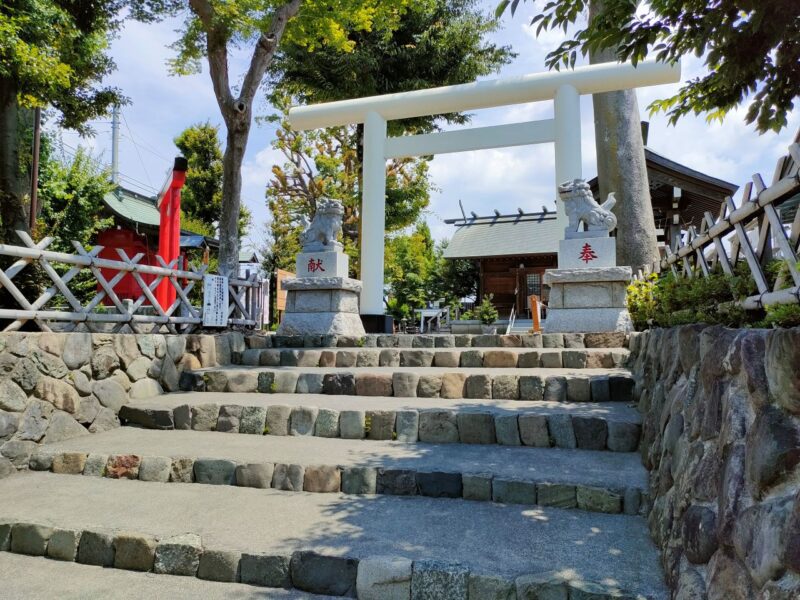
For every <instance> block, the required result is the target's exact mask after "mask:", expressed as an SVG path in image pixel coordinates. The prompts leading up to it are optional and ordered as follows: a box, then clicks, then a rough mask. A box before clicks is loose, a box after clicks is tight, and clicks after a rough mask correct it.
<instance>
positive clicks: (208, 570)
mask: <svg viewBox="0 0 800 600" xmlns="http://www.w3.org/2000/svg"><path fill="white" fill-rule="evenodd" d="M0 551H5V552H13V553H15V554H25V555H29V556H42V557H48V558H51V559H55V560H62V561H68V562H77V563H81V564H86V565H95V566H102V567H108V568H115V569H124V570H129V571H139V572H151V573H157V574H169V575H179V576H186V577H197V578H199V579H204V580H207V581H216V582H225V583H244V584H249V585H254V586H259V587H266V588H283V589H291V588H295V589H298V590H301V591H305V592H309V593H312V594H323V595H328V596H345V597H351V598H359V599H360V600H385V599H386V598H389V597H391V598H400V597H402V598H410V599H413V600H423V599H428V598H443V599H447V600H485V599H486V598H489V597H495V598H498V597H503V598H508V597H514V594H516V597H517V598H538V597H544V596H543V595H544V594H546V595H547V597H548V598H551V597H552V598H563V599H564V600H567V599H569V600H581V599H585V598H592V599H593V600H612V599H616V600H646V599H645V598H644V596H641V595H637V594H631V593H628V592H626V591H624V590H622V589H619V588H618V587H616V586H613V585H608V584H600V583H595V582H587V581H583V580H580V579H569V578H568V577H567V576H565V575H563V574H557V573H554V572H548V573H538V574H534V575H521V576H519V577H516V578H514V579H510V578H506V577H498V576H491V575H479V574H473V573H471V572H470V571H469V569H468V568H467V567H466V566H464V565H462V564H459V563H448V562H444V561H438V560H411V559H408V558H404V557H395V556H375V557H367V558H362V559H360V560H359V559H357V558H350V557H340V556H328V555H324V554H320V553H318V552H316V551H313V550H299V551H295V552H293V553H291V554H264V553H248V552H239V551H232V550H230V549H223V548H214V547H206V546H205V545H204V544H203V541H202V538H201V537H200V536H199V535H196V534H191V533H188V534H182V535H179V536H174V537H165V538H159V537H156V536H153V535H149V534H145V533H140V532H130V531H116V530H97V529H90V530H80V529H64V528H59V527H57V526H52V525H43V524H39V523H29V522H17V521H1V522H0Z"/></svg>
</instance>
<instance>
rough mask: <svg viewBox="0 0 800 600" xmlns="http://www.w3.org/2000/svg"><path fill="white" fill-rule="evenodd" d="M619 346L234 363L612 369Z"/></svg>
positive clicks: (325, 352) (268, 353)
mask: <svg viewBox="0 0 800 600" xmlns="http://www.w3.org/2000/svg"><path fill="white" fill-rule="evenodd" d="M628 356H629V352H628V350H626V349H623V348H616V349H604V348H590V349H585V348H584V349H566V348H546V349H538V350H530V349H523V348H480V349H475V348H428V349H421V348H416V349H410V348H383V349H381V348H320V349H316V348H249V349H247V350H245V351H244V352H242V353H241V354H240V355H238V356H236V360H235V361H234V362H235V364H241V365H245V366H249V367H258V366H261V367H345V368H346V367H451V368H457V367H461V368H464V369H474V368H481V367H484V368H489V369H517V368H519V369H536V368H545V369H561V368H565V369H612V368H615V367H624V366H625V364H626V362H627V360H628Z"/></svg>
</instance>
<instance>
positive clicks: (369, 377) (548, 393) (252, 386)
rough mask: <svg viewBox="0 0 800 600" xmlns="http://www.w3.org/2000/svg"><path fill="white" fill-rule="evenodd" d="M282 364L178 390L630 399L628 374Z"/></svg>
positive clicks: (196, 374) (199, 379)
mask: <svg viewBox="0 0 800 600" xmlns="http://www.w3.org/2000/svg"><path fill="white" fill-rule="evenodd" d="M308 368H309V371H302V370H285V369H268V368H260V369H235V368H227V369H213V370H208V371H184V372H183V373H181V377H180V381H179V387H180V389H181V391H184V392H235V393H254V392H258V393H261V394H281V393H282V394H327V395H331V396H394V397H397V398H447V399H452V400H457V399H461V398H465V399H468V400H491V399H494V400H527V401H532V402H539V401H543V400H544V401H547V402H568V401H571V402H631V401H632V400H633V388H634V380H633V378H632V377H631V376H630V375H628V374H619V375H596V376H591V377H590V376H565V375H551V376H548V377H542V376H540V375H519V374H502V373H476V374H472V375H470V374H468V373H465V372H462V371H452V372H449V373H448V372H445V373H432V374H425V373H422V374H420V373H418V372H412V371H408V372H406V371H395V372H393V373H376V372H374V371H369V370H367V369H365V370H364V371H360V372H356V371H338V372H334V373H318V372H316V371H315V369H316V367H308Z"/></svg>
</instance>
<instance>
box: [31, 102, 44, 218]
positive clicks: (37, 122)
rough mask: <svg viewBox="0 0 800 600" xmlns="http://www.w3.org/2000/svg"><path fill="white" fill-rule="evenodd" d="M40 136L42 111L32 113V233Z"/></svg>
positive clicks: (36, 193)
mask: <svg viewBox="0 0 800 600" xmlns="http://www.w3.org/2000/svg"><path fill="white" fill-rule="evenodd" d="M41 135H42V109H41V108H35V109H34V111H33V161H32V165H31V208H30V214H29V215H28V227H29V228H30V230H31V233H33V230H34V229H35V228H36V215H37V213H38V212H39V207H38V204H39V198H38V190H39V146H40V141H41Z"/></svg>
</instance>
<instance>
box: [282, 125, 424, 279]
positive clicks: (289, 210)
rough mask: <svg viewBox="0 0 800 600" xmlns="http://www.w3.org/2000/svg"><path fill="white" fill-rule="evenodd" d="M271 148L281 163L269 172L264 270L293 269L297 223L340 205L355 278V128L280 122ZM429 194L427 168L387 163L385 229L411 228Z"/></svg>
mask: <svg viewBox="0 0 800 600" xmlns="http://www.w3.org/2000/svg"><path fill="white" fill-rule="evenodd" d="M273 147H274V148H275V149H276V150H279V151H280V152H281V154H282V155H283V157H284V158H285V162H284V164H283V165H274V166H273V167H272V175H273V177H272V179H271V180H270V183H269V187H268V188H267V205H268V207H269V210H270V213H271V215H272V221H271V222H270V235H271V238H272V245H271V248H270V250H269V251H268V252H267V256H268V258H267V266H268V267H269V268H271V269H275V268H280V269H287V270H293V269H294V259H295V256H296V255H297V253H298V252H299V251H300V241H299V239H300V233H301V231H302V225H301V218H302V217H305V218H307V219H309V220H310V219H311V218H313V216H314V215H315V214H316V210H317V202H319V201H321V200H323V199H334V200H339V201H341V202H342V204H343V206H344V210H345V214H344V218H343V220H342V230H343V243H344V248H345V252H347V254H348V255H349V256H350V259H351V262H350V267H351V271H352V273H353V274H354V275H356V274H357V273H358V269H359V247H358V221H359V202H360V196H361V190H360V186H359V174H360V163H359V161H358V160H357V150H356V148H357V128H356V127H353V126H351V127H334V128H328V129H319V130H314V131H304V132H297V131H294V130H293V129H291V127H289V124H288V123H287V122H286V121H285V120H284V121H283V122H282V123H281V126H280V128H279V129H278V131H277V132H276V139H275V142H274V143H273ZM430 189H431V185H430V182H429V181H428V163H427V161H424V160H419V159H394V160H391V161H389V162H388V164H387V174H386V229H387V230H388V231H397V230H399V229H402V228H404V227H407V226H409V225H411V224H413V223H414V222H415V221H416V220H417V218H418V217H419V215H420V213H421V211H422V210H423V209H424V208H425V207H426V206H427V205H428V201H429V192H430Z"/></svg>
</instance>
